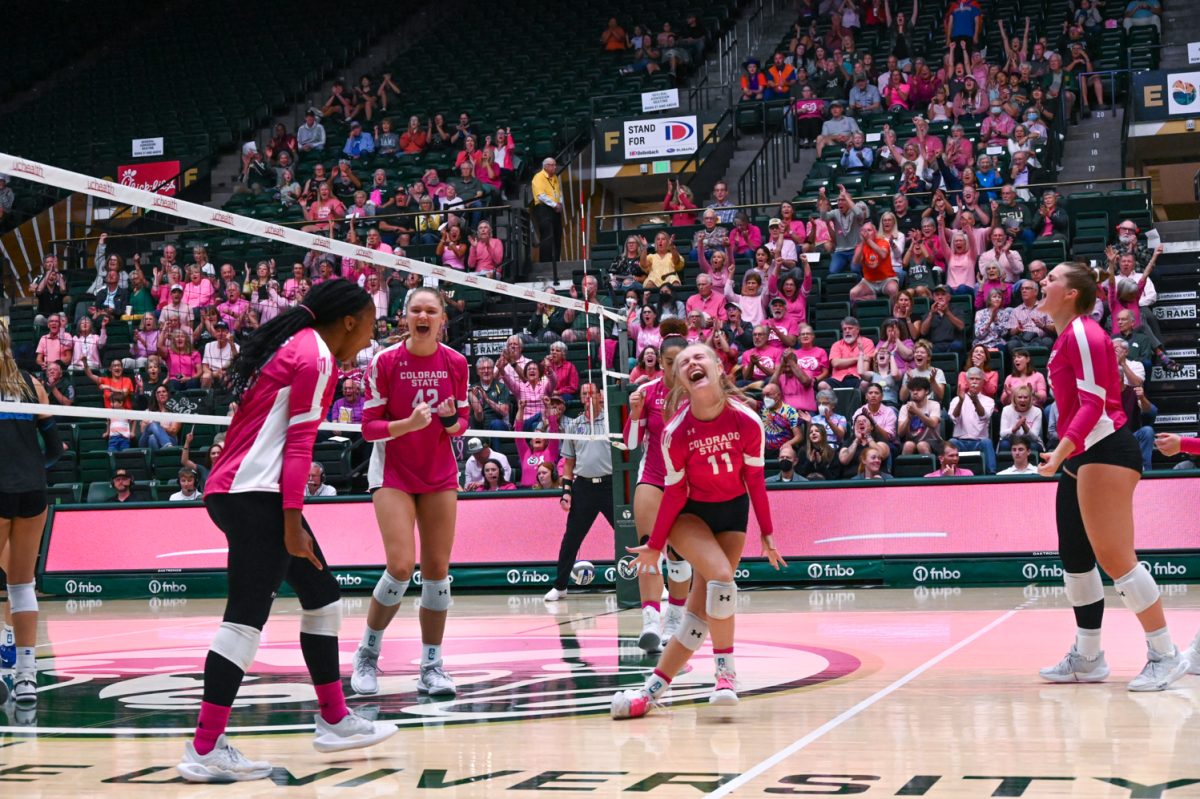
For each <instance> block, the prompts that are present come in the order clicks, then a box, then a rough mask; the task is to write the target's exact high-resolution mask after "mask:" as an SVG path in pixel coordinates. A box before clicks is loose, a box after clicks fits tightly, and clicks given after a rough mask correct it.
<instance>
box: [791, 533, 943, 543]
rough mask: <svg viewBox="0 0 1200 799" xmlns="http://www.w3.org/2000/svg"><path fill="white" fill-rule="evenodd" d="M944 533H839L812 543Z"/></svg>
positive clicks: (919, 536) (939, 535) (917, 536)
mask: <svg viewBox="0 0 1200 799" xmlns="http://www.w3.org/2000/svg"><path fill="white" fill-rule="evenodd" d="M945 537H946V533H863V534H862V535H839V536H837V537H836V538H818V539H817V540H816V541H814V542H813V543H814V544H832V543H833V542H835V541H869V540H872V539H880V538H945Z"/></svg>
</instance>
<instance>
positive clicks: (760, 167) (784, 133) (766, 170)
mask: <svg viewBox="0 0 1200 799" xmlns="http://www.w3.org/2000/svg"><path fill="white" fill-rule="evenodd" d="M742 105H743V106H744V105H745V104H744V103H743V104H742ZM761 113H762V117H763V128H764V130H765V131H766V132H765V139H764V141H763V144H762V147H760V148H759V150H758V152H757V153H755V155H754V158H753V159H752V160H751V161H750V164H749V166H747V167H746V171H745V172H743V173H742V175H741V177H739V178H738V186H737V194H736V195H735V196H737V197H740V198H742V199H743V200H746V201H747V202H750V203H754V204H760V203H764V202H766V201H767V198H768V197H769V196H770V195H771V194H773V193H774V192H776V191H777V190H778V189H779V188H780V187H781V186H783V183H784V181H785V180H787V177H788V175H789V174H791V171H792V167H793V166H795V164H796V161H797V155H798V152H799V150H798V142H797V139H796V136H795V133H794V131H795V125H794V124H793V113H794V111H793V109H792V108H791V107H790V106H789V107H788V109H787V110H786V111H785V112H784V116H783V119H782V121H781V124H780V126H779V127H778V128H777V129H775V130H766V129H767V109H766V103H765V102H764V103H763V109H762V112H761Z"/></svg>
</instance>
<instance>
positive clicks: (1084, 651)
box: [1038, 263, 1189, 691]
mask: <svg viewBox="0 0 1200 799" xmlns="http://www.w3.org/2000/svg"><path fill="white" fill-rule="evenodd" d="M1096 288H1097V283H1096V273H1095V271H1094V270H1092V269H1091V268H1090V267H1088V266H1087V265H1086V264H1078V263H1062V264H1059V265H1058V266H1056V267H1055V268H1054V270H1053V271H1052V272H1050V274H1048V275H1047V276H1046V278H1045V279H1044V280H1043V281H1042V290H1043V292H1044V295H1045V296H1044V299H1043V300H1042V302H1041V310H1043V311H1045V312H1046V313H1048V314H1049V315H1050V316H1051V318H1053V319H1054V329H1055V330H1059V331H1061V332H1060V333H1059V337H1058V340H1057V341H1055V343H1054V349H1053V351H1052V352H1051V353H1050V363H1049V366H1048V368H1049V372H1050V385H1051V387H1052V389H1053V391H1054V398H1055V402H1056V403H1057V405H1058V431H1059V435H1060V436H1061V439H1060V441H1059V444H1058V446H1057V447H1056V448H1055V449H1054V451H1053V452H1048V453H1045V454H1043V455H1042V460H1043V461H1044V463H1043V464H1042V466H1041V467H1040V468H1039V469H1038V473H1039V474H1041V475H1042V476H1043V477H1053V476H1054V474H1055V473H1056V472H1057V471H1058V469H1059V467H1060V466H1061V467H1062V469H1063V473H1062V475H1061V476H1060V477H1059V480H1058V497H1057V500H1056V503H1055V504H1056V513H1057V517H1058V551H1059V557H1061V558H1062V563H1063V572H1064V581H1065V583H1066V592H1067V601H1069V602H1070V603H1071V605H1072V607H1073V608H1074V611H1075V624H1076V632H1075V643H1074V645H1073V646H1072V647H1071V649H1070V651H1069V652H1067V655H1066V657H1064V658H1063V659H1062V660H1061V661H1060V662H1059V663H1058V664H1056V665H1054V666H1049V667H1047V668H1044V669H1042V670H1041V676H1042V677H1043V678H1044V679H1046V680H1049V681H1051V682H1100V681H1101V680H1103V679H1104V678H1106V677H1107V676H1108V673H1109V670H1108V663H1107V662H1106V661H1105V659H1104V652H1103V651H1102V650H1101V649H1100V623H1101V621H1102V619H1103V617H1104V586H1103V584H1102V583H1101V582H1100V570H1099V569H1098V568H1097V563H1098V564H1099V565H1100V566H1102V567H1104V571H1106V572H1107V573H1108V574H1109V575H1110V576H1111V577H1112V578H1113V582H1114V584H1115V585H1116V588H1117V594H1119V595H1120V597H1121V600H1122V601H1123V602H1124V603H1125V606H1126V607H1127V608H1129V609H1130V610H1132V611H1133V612H1134V613H1135V614H1136V615H1137V617H1138V621H1139V622H1141V624H1142V628H1143V629H1144V630H1145V632H1146V643H1147V647H1148V650H1149V651H1148V656H1147V662H1146V666H1145V667H1144V668H1143V669H1142V671H1141V673H1140V674H1139V675H1138V676H1136V677H1134V678H1133V680H1132V681H1131V682H1130V683H1129V690H1131V691H1161V690H1163V689H1164V688H1166V687H1167V686H1169V685H1170V684H1171V683H1173V682H1175V681H1176V680H1178V679H1179V678H1180V677H1182V676H1183V675H1184V674H1186V673H1187V671H1188V666H1189V664H1188V659H1187V658H1186V657H1185V656H1184V655H1182V654H1181V653H1180V651H1179V649H1178V648H1177V647H1176V646H1175V644H1174V643H1173V642H1172V641H1171V634H1170V632H1168V630H1167V621H1166V617H1165V616H1164V615H1163V607H1162V600H1161V599H1160V598H1159V595H1158V586H1157V585H1156V584H1155V582H1154V578H1153V577H1152V576H1151V575H1150V572H1149V571H1147V569H1146V567H1145V566H1143V565H1142V564H1141V563H1139V562H1138V557H1137V553H1136V552H1135V551H1134V541H1133V530H1134V525H1133V491H1134V489H1135V488H1136V487H1137V483H1138V480H1140V479H1141V476H1142V457H1141V451H1140V449H1139V448H1138V445H1137V441H1136V440H1134V437H1133V433H1131V432H1130V431H1129V429H1128V428H1127V427H1126V426H1125V413H1124V411H1123V410H1122V406H1121V388H1122V381H1121V374H1120V372H1119V370H1118V368H1117V358H1116V354H1115V352H1114V350H1113V344H1112V341H1111V340H1110V339H1109V337H1108V336H1107V335H1106V334H1105V332H1104V330H1103V329H1102V328H1101V327H1100V325H1099V324H1097V323H1096V322H1095V320H1093V319H1092V318H1091V316H1090V315H1089V314H1090V313H1091V310H1092V307H1093V306H1094V304H1095V302H1096Z"/></svg>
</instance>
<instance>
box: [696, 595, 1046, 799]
mask: <svg viewBox="0 0 1200 799" xmlns="http://www.w3.org/2000/svg"><path fill="white" fill-rule="evenodd" d="M1022 607H1025V605H1022V606H1021V607H1017V608H1013V609H1012V610H1010V611H1008V612H1007V613H1005V614H1004V615H1003V616H1001V617H1000V618H998V619H995V620H993V621H991V622H990V623H988V624H986V625H984V626H983V627H982V628H980V629H979V630H976V631H975V632H974V633H972V634H971V635H968V636H967V637H966V638H964V639H963V640H961V641H959V642H958V643H957V644H955V645H954V646H952V647H950V648H949V649H946V650H945V651H943V652H941V653H940V654H938V655H936V656H935V657H933V658H932V659H930V660H927V661H925V662H924V663H922V664H921V665H920V666H917V667H916V668H915V669H913V670H912V671H910V672H909V673H908V674H905V675H904V676H903V677H901V678H900V679H898V680H896V681H895V682H894V683H892V684H891V685H888V686H887V687H885V688H881V689H880V690H878V691H876V692H875V693H873V694H871V695H870V696H868V697H867V698H866V699H864V700H862V701H861V702H859V703H858V704H857V705H855V706H854V707H852V708H849V709H848V710H844V711H842V712H841V713H839V714H838V715H837V716H834V717H833V718H831V719H830V720H829V721H827V722H825V723H824V724H822V725H821V726H820V727H817V728H816V729H815V730H813V731H812V732H810V733H808V734H807V735H805V736H804V737H802V738H797V739H796V740H795V741H793V742H792V743H791V744H789V745H788V746H786V747H784V748H783V749H780V750H779V751H778V752H776V753H775V754H773V755H771V756H770V757H768V758H767V759H766V760H764V761H762V762H761V763H758V764H756V765H754V766H752V767H750V768H749V769H747V770H745V771H743V772H742V773H741V774H739V775H738V776H737V777H735V778H734V779H732V780H730V781H729V782H727V783H725V784H724V785H722V786H721V787H720V788H717V789H716V790H715V791H713V792H712V793H710V794H708V799H720V797H723V796H728V795H729V794H731V793H733V792H734V791H736V790H737V789H738V788H741V787H742V786H743V785H745V784H746V783H748V782H750V781H751V780H753V779H756V778H757V777H759V776H760V775H761V774H762V773H763V772H764V771H766V770H767V769H769V768H771V767H773V766H776V765H778V764H779V763H781V762H783V761H784V760H786V759H787V758H789V757H791V756H792V755H794V754H796V753H797V752H799V751H800V750H801V749H803V748H804V747H806V746H808V745H809V744H810V743H812V742H813V741H816V740H818V739H820V738H822V737H824V736H825V734H826V733H828V732H832V731H833V730H835V729H837V728H838V727H840V726H842V724H844V723H846V722H847V721H849V720H850V719H852V718H854V717H855V716H857V715H858V714H859V713H862V712H863V711H864V710H866V709H867V708H869V707H870V706H871V705H873V704H875V703H876V702H878V701H879V700H880V699H884V698H885V697H887V696H890V695H891V694H892V693H895V692H896V691H898V690H900V689H901V688H903V687H904V686H906V685H908V684H909V683H910V682H912V681H913V680H915V679H917V678H918V677H920V676H921V675H922V674H924V673H925V672H927V671H929V670H930V669H931V668H933V667H934V666H936V665H937V664H939V663H941V662H942V661H943V660H945V659H946V658H948V657H950V656H951V655H953V654H954V653H955V652H957V651H958V650H960V649H962V648H963V647H965V646H967V645H968V644H971V643H974V642H975V641H977V640H979V639H980V638H982V637H983V636H985V635H987V634H988V633H990V632H991V631H992V630H994V629H996V628H997V627H999V626H1000V625H1001V624H1003V623H1004V622H1006V621H1008V620H1009V619H1011V618H1012V617H1013V616H1015V615H1016V614H1017V611H1018V610H1021V608H1022Z"/></svg>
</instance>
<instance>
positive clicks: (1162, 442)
mask: <svg viewBox="0 0 1200 799" xmlns="http://www.w3.org/2000/svg"><path fill="white" fill-rule="evenodd" d="M1154 446H1156V447H1158V451H1159V452H1161V453H1162V454H1164V455H1166V456H1167V457H1174V456H1175V455H1178V454H1179V453H1181V452H1182V453H1185V454H1187V455H1200V438H1197V437H1195V436H1181V435H1177V434H1175V433H1158V434H1157V435H1155V436H1154ZM1184 657H1186V658H1187V660H1188V673H1189V674H1200V632H1197V633H1196V637H1195V639H1193V640H1192V645H1191V646H1190V647H1188V649H1187V651H1186V652H1184Z"/></svg>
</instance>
